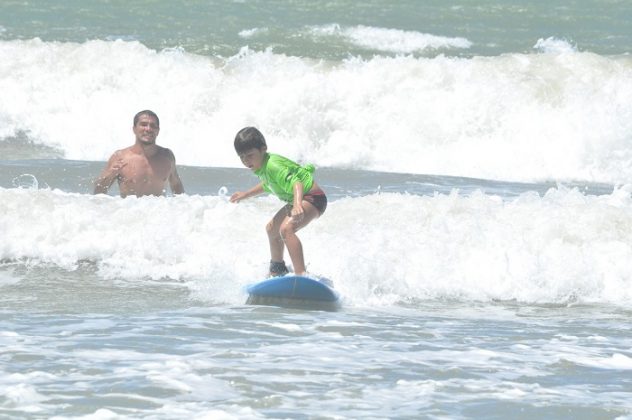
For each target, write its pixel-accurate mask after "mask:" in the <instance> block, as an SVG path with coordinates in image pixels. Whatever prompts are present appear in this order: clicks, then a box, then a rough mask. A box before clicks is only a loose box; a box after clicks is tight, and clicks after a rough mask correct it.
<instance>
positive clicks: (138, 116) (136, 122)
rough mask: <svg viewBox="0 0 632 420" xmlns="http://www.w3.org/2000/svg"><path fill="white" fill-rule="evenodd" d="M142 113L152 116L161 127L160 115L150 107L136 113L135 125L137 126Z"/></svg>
mask: <svg viewBox="0 0 632 420" xmlns="http://www.w3.org/2000/svg"><path fill="white" fill-rule="evenodd" d="M141 115H148V116H150V117H153V118H154V119H155V120H156V125H158V127H160V120H159V119H158V115H156V113H155V112H154V111H150V110H149V109H145V110H143V111H140V112H138V113H136V115H134V127H135V126H136V124H138V120H139V119H140V117H141Z"/></svg>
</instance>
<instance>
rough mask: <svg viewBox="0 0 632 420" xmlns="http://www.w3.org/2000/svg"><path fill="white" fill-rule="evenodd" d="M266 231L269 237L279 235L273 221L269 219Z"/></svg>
mask: <svg viewBox="0 0 632 420" xmlns="http://www.w3.org/2000/svg"><path fill="white" fill-rule="evenodd" d="M266 233H267V234H268V236H269V237H275V236H279V235H280V232H279V230H278V228H275V227H274V222H273V221H269V222H268V224H267V225H266Z"/></svg>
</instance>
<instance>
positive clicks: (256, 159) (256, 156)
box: [239, 146, 267, 171]
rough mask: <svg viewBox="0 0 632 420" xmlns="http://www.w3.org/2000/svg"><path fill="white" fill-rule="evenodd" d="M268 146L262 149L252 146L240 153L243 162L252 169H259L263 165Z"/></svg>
mask: <svg viewBox="0 0 632 420" xmlns="http://www.w3.org/2000/svg"><path fill="white" fill-rule="evenodd" d="M266 151H267V148H266V147H265V146H264V147H262V148H261V149H257V148H252V149H248V150H246V151H245V152H243V153H240V154H239V159H241V163H243V164H244V166H245V167H246V168H248V169H250V170H251V171H257V170H259V169H260V168H261V165H263V159H264V158H265V157H266Z"/></svg>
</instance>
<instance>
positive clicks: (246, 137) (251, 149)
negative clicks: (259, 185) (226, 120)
mask: <svg viewBox="0 0 632 420" xmlns="http://www.w3.org/2000/svg"><path fill="white" fill-rule="evenodd" d="M267 150H268V146H267V145H266V139H265V138H264V137H263V134H261V131H259V130H257V129H256V128H254V127H246V128H242V129H241V130H239V132H238V133H237V135H236V136H235V151H236V152H237V154H238V155H239V158H240V159H241V162H242V163H243V164H244V166H245V167H247V168H249V169H252V170H253V171H256V170H258V169H259V168H261V165H262V164H263V160H264V158H265V155H266V152H267Z"/></svg>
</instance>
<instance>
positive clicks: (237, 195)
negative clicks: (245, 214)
mask: <svg viewBox="0 0 632 420" xmlns="http://www.w3.org/2000/svg"><path fill="white" fill-rule="evenodd" d="M244 198H246V193H245V192H243V191H237V192H236V193H235V194H233V195H231V196H230V202H231V203H238V202H240V201H241V200H243V199H244Z"/></svg>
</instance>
